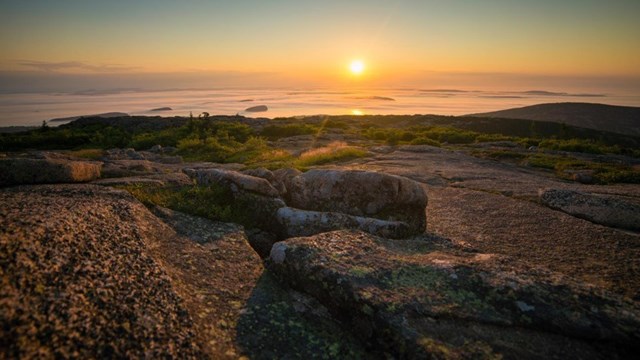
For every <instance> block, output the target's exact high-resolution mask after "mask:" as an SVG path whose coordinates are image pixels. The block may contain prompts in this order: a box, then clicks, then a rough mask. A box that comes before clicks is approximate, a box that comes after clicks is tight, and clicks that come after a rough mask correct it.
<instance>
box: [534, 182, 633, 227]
mask: <svg viewBox="0 0 640 360" xmlns="http://www.w3.org/2000/svg"><path fill="white" fill-rule="evenodd" d="M539 195H540V200H541V202H542V203H543V204H544V205H546V206H548V207H550V208H552V209H556V210H560V211H563V212H565V213H567V214H570V215H573V216H575V217H578V218H581V219H585V220H589V221H591V222H594V223H597V224H601V225H605V226H611V227H616V228H622V229H628V230H636V231H637V230H640V204H637V203H632V202H629V201H625V200H622V199H620V198H619V197H613V196H607V195H594V194H588V193H583V192H578V191H572V190H560V189H548V190H543V191H541V192H540V194H539Z"/></svg>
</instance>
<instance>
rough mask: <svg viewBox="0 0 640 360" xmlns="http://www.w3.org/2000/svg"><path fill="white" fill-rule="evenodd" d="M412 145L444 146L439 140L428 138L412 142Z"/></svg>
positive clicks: (420, 138)
mask: <svg viewBox="0 0 640 360" xmlns="http://www.w3.org/2000/svg"><path fill="white" fill-rule="evenodd" d="M411 145H431V146H437V147H440V146H442V145H441V144H440V142H438V141H437V140H433V139H429V138H428V137H419V138H415V139H413V140H411Z"/></svg>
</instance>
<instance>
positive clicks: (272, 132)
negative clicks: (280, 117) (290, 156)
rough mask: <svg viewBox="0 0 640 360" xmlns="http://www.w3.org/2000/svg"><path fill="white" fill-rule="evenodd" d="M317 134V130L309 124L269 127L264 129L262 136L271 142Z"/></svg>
mask: <svg viewBox="0 0 640 360" xmlns="http://www.w3.org/2000/svg"><path fill="white" fill-rule="evenodd" d="M317 132H318V130H317V129H316V128H314V127H312V126H310V125H307V124H290V125H269V126H265V127H264V129H262V131H261V132H260V136H263V137H265V138H267V139H269V140H277V139H281V138H286V137H290V136H298V135H311V134H315V133H317Z"/></svg>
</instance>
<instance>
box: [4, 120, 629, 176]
mask: <svg viewBox="0 0 640 360" xmlns="http://www.w3.org/2000/svg"><path fill="white" fill-rule="evenodd" d="M145 119H146V118H145ZM133 120H136V121H131V120H129V122H128V125H126V126H124V125H123V126H120V125H118V122H114V121H109V122H101V121H94V122H91V121H89V122H85V123H83V124H74V123H71V124H69V125H64V126H60V127H48V126H44V125H43V126H42V127H41V128H38V129H35V130H31V131H27V132H22V133H8V134H0V151H21V150H28V149H42V150H48V149H68V150H71V151H72V152H71V155H74V156H77V157H81V158H87V159H99V158H100V157H102V156H103V154H104V150H106V149H110V148H115V147H118V148H129V147H131V148H134V149H136V150H144V149H149V148H151V147H152V146H154V145H161V146H163V147H165V148H167V147H168V148H169V149H173V150H172V151H171V150H170V152H171V153H172V154H174V155H180V156H182V157H183V158H184V159H185V161H211V162H219V163H242V164H244V165H245V166H247V167H265V168H268V169H271V170H273V169H278V168H282V167H295V168H298V169H301V170H305V169H307V168H309V167H312V166H317V165H323V164H327V163H334V162H340V161H348V160H352V159H356V158H360V157H364V156H367V155H368V151H367V147H368V146H375V145H390V146H396V145H429V146H436V147H448V148H453V149H458V150H462V151H467V152H468V153H470V154H471V155H473V156H478V157H483V158H491V159H494V160H497V161H505V162H510V163H513V164H516V165H519V166H528V167H536V168H543V169H548V170H551V171H553V172H554V173H555V174H556V175H557V176H559V177H561V178H565V179H570V178H572V177H574V174H575V173H576V172H583V173H585V172H586V173H589V174H590V176H593V178H594V181H595V182H596V183H614V182H632V183H638V182H639V180H638V177H639V176H640V175H638V173H639V171H638V170H637V169H634V168H633V167H632V166H631V165H628V164H627V165H625V164H623V163H611V162H610V161H609V162H607V161H604V160H597V161H596V160H593V159H588V158H585V156H586V155H592V157H593V156H596V155H607V156H608V155H625V156H629V157H635V158H639V157H640V138H636V137H632V136H625V135H620V134H613V133H606V132H602V131H596V130H589V129H581V128H576V127H571V126H567V125H565V124H556V123H545V122H537V121H529V120H505V119H485V118H464V117H451V116H434V115H413V116H393V115H390V116H331V117H327V116H312V117H307V118H302V119H294V118H279V119H274V120H272V121H271V122H270V123H267V124H266V125H265V124H263V125H261V126H256V125H255V124H253V123H252V122H251V121H250V120H248V119H244V118H242V117H209V116H208V115H207V114H205V116H201V117H198V118H195V117H190V118H171V121H168V120H167V121H165V122H163V121H162V120H163V119H162V118H153V123H154V127H153V128H150V127H149V126H143V124H144V121H138V119H133ZM140 120H144V119H140ZM165 123H166V124H167V125H163V124H165ZM329 135H331V136H335V135H340V136H348V137H349V138H350V139H358V146H354V144H353V143H351V141H350V142H349V143H346V142H344V141H335V142H333V143H329V144H328V145H324V146H318V147H315V146H314V147H311V148H310V149H307V150H306V151H302V152H301V153H299V155H294V154H293V151H292V150H291V149H290V150H289V151H287V150H284V149H281V148H278V147H277V145H276V144H278V140H280V139H284V138H288V137H293V136H303V137H302V139H305V138H306V139H322V138H325V139H326V136H329ZM339 138H340V137H338V139H339ZM329 139H331V137H329ZM302 141H305V140H302ZM312 143H315V141H313V142H312ZM320 143H323V144H327V142H326V141H325V142H320ZM532 147H533V148H532ZM528 148H529V149H530V150H529V151H527V150H526V149H528ZM298 150H304V149H298ZM580 154H585V156H581V155H580Z"/></svg>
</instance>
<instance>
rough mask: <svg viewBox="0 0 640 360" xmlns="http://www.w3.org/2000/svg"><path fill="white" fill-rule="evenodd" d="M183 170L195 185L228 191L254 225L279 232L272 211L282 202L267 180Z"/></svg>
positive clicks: (232, 173)
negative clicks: (212, 186)
mask: <svg viewBox="0 0 640 360" xmlns="http://www.w3.org/2000/svg"><path fill="white" fill-rule="evenodd" d="M184 172H185V174H187V175H189V176H190V177H191V178H193V179H194V180H195V181H196V183H197V184H198V185H204V186H206V185H216V186H219V187H221V188H223V189H227V190H229V191H230V192H231V194H232V196H233V198H234V201H236V202H238V203H240V204H243V205H246V208H247V212H248V217H250V218H251V219H252V222H253V223H254V225H255V226H256V227H258V228H260V229H265V230H268V231H270V232H272V233H279V232H280V228H279V226H278V223H277V221H276V212H277V210H278V209H279V208H281V207H284V206H285V203H284V201H283V200H282V199H281V198H280V196H279V193H278V191H277V190H276V189H275V188H274V187H273V186H271V184H270V183H269V182H268V181H267V180H265V179H263V178H259V177H255V176H250V175H245V174H242V173H240V172H237V171H231V170H223V169H185V170H184Z"/></svg>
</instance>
